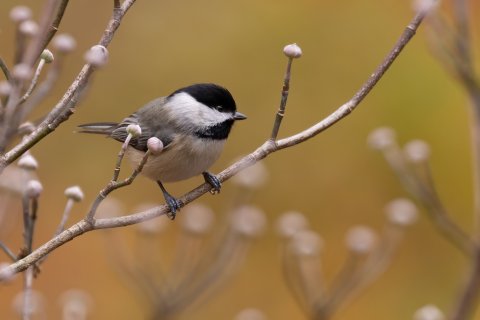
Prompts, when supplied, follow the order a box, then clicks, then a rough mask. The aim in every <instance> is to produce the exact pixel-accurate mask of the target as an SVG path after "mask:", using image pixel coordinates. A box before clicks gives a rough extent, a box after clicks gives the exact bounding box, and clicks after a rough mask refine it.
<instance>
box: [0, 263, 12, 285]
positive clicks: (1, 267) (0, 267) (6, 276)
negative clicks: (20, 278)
mask: <svg viewBox="0 0 480 320" xmlns="http://www.w3.org/2000/svg"><path fill="white" fill-rule="evenodd" d="M8 266H10V264H9V263H7V262H0V279H2V282H10V281H12V280H13V279H14V278H15V272H14V271H12V270H11V269H10V268H8Z"/></svg>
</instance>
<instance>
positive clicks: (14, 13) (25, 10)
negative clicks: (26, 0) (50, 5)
mask: <svg viewBox="0 0 480 320" xmlns="http://www.w3.org/2000/svg"><path fill="white" fill-rule="evenodd" d="M31 17H32V10H31V9H30V8H29V7H27V6H16V7H13V8H12V10H10V19H11V20H12V21H13V22H15V23H20V22H22V21H25V20H28V19H30V18H31Z"/></svg>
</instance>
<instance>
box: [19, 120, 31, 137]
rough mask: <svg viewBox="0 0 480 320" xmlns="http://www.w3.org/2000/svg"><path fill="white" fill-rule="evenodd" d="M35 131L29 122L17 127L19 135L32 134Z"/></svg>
mask: <svg viewBox="0 0 480 320" xmlns="http://www.w3.org/2000/svg"><path fill="white" fill-rule="evenodd" d="M34 130H35V125H34V124H33V123H31V122H29V121H27V122H24V123H22V124H21V125H19V126H18V134H19V135H22V136H23V135H27V134H30V133H32V132H33V131H34Z"/></svg>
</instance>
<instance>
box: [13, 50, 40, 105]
mask: <svg viewBox="0 0 480 320" xmlns="http://www.w3.org/2000/svg"><path fill="white" fill-rule="evenodd" d="M45 63H46V62H45V60H44V59H40V61H39V62H38V66H37V69H36V70H35V74H34V75H33V78H32V82H31V83H30V86H29V87H28V89H27V91H26V92H25V94H24V95H23V96H22V98H20V100H19V101H18V103H17V106H18V105H21V104H22V103H24V102H25V101H26V100H27V99H28V98H29V97H30V95H31V94H32V92H33V89H35V87H36V86H37V82H38V78H39V77H40V73H41V72H42V70H43V67H44V66H45Z"/></svg>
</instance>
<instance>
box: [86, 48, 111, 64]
mask: <svg viewBox="0 0 480 320" xmlns="http://www.w3.org/2000/svg"><path fill="white" fill-rule="evenodd" d="M84 58H85V61H87V63H89V64H91V65H92V66H94V67H102V66H104V65H105V64H107V62H108V50H107V48H105V47H104V46H101V45H98V44H97V45H95V46H93V47H91V48H90V50H88V51H87V52H86V53H85V56H84Z"/></svg>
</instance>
